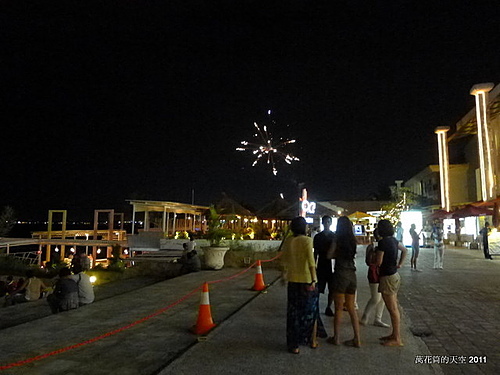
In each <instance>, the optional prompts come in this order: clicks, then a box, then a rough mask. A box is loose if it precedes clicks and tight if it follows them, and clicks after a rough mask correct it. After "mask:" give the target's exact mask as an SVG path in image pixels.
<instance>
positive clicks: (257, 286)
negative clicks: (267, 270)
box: [252, 260, 266, 292]
mask: <svg viewBox="0 0 500 375" xmlns="http://www.w3.org/2000/svg"><path fill="white" fill-rule="evenodd" d="M255 268H256V269H257V273H256V274H255V283H254V284H253V288H252V289H253V290H257V291H259V292H260V291H262V290H264V289H266V284H264V275H262V266H261V265H260V260H258V261H257V266H256V267H255Z"/></svg>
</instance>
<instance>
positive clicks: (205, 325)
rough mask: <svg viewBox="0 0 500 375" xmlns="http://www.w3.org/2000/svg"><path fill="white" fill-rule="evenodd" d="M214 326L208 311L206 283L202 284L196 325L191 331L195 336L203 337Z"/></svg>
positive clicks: (208, 302) (208, 301)
mask: <svg viewBox="0 0 500 375" xmlns="http://www.w3.org/2000/svg"><path fill="white" fill-rule="evenodd" d="M215 326H216V324H215V323H214V321H213V320H212V313H211V311H210V300H209V297H208V283H204V284H203V290H202V292H201V299H200V309H199V310H198V320H197V321H196V325H195V326H193V328H192V329H191V331H192V332H193V333H195V334H197V335H204V334H206V333H208V332H209V331H210V330H211V329H212V328H214V327H215Z"/></svg>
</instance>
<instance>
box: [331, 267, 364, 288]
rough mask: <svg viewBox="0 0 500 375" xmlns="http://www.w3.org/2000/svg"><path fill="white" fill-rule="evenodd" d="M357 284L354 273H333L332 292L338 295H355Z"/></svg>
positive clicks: (352, 271)
mask: <svg viewBox="0 0 500 375" xmlns="http://www.w3.org/2000/svg"><path fill="white" fill-rule="evenodd" d="M357 287H358V283H357V281H356V271H354V270H335V272H334V273H333V289H332V290H333V292H334V293H338V294H355V293H356V289H357Z"/></svg>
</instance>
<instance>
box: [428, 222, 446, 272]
mask: <svg viewBox="0 0 500 375" xmlns="http://www.w3.org/2000/svg"><path fill="white" fill-rule="evenodd" d="M431 236H432V239H433V240H434V269H435V270H437V269H440V270H442V269H443V257H444V243H443V225H442V224H441V223H440V222H439V221H436V222H435V223H434V227H433V228H432V235H431Z"/></svg>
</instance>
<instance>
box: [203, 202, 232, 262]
mask: <svg viewBox="0 0 500 375" xmlns="http://www.w3.org/2000/svg"><path fill="white" fill-rule="evenodd" d="M207 225H208V231H207V234H206V236H205V238H206V239H207V240H208V242H209V243H210V246H207V247H202V249H203V254H204V256H205V266H206V267H207V268H209V269H214V270H220V269H221V268H222V267H224V256H225V255H226V252H227V251H228V250H229V246H226V245H225V243H224V242H225V241H224V240H225V239H226V237H229V236H230V235H231V231H230V230H229V229H224V228H223V227H222V225H223V224H222V222H221V215H219V214H218V213H217V210H216V209H215V207H214V206H213V205H212V206H210V208H209V215H208V219H207Z"/></svg>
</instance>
